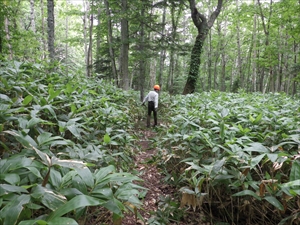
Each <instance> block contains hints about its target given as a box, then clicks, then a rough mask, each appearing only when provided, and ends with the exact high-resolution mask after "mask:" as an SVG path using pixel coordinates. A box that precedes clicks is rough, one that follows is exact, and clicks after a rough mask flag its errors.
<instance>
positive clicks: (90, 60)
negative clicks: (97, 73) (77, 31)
mask: <svg viewBox="0 0 300 225" xmlns="http://www.w3.org/2000/svg"><path fill="white" fill-rule="evenodd" d="M93 5H94V1H93V0H92V1H91V7H89V8H90V14H91V15H90V30H89V47H88V52H87V53H88V57H87V76H88V77H91V76H92V72H93V54H92V53H93V51H92V50H93V26H94V16H93V12H92V7H93Z"/></svg>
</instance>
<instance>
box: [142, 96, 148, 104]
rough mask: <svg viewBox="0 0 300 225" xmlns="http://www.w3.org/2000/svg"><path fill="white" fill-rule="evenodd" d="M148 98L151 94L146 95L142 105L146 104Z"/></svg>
mask: <svg viewBox="0 0 300 225" xmlns="http://www.w3.org/2000/svg"><path fill="white" fill-rule="evenodd" d="M148 98H149V94H147V95H146V97H145V98H144V101H143V102H142V105H144V104H145V102H146V101H148Z"/></svg>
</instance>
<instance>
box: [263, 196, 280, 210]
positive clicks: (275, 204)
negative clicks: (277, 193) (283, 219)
mask: <svg viewBox="0 0 300 225" xmlns="http://www.w3.org/2000/svg"><path fill="white" fill-rule="evenodd" d="M264 199H265V200H267V201H268V202H269V203H271V204H272V205H273V206H275V207H276V208H277V209H280V210H283V205H282V204H281V203H280V202H279V201H278V200H277V199H276V198H275V197H273V196H265V197H264Z"/></svg>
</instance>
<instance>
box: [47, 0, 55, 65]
mask: <svg viewBox="0 0 300 225" xmlns="http://www.w3.org/2000/svg"><path fill="white" fill-rule="evenodd" d="M47 11H48V17H47V21H48V52H49V57H50V60H51V61H54V58H55V50H54V27H55V26H54V0H47Z"/></svg>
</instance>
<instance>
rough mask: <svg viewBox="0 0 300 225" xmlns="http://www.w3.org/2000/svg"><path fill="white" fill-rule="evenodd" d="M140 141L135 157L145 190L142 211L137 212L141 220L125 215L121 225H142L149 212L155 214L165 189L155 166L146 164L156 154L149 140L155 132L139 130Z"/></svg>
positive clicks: (148, 216)
mask: <svg viewBox="0 0 300 225" xmlns="http://www.w3.org/2000/svg"><path fill="white" fill-rule="evenodd" d="M141 132H142V135H141V137H142V139H140V141H139V145H140V149H141V151H140V152H139V153H138V154H137V155H136V157H135V165H136V169H137V170H138V171H139V172H140V175H139V177H140V178H141V179H143V180H144V182H143V184H142V186H143V187H145V188H147V189H148V191H147V194H146V196H145V198H144V199H143V209H142V210H140V211H139V213H140V214H141V215H142V217H143V220H144V221H141V220H139V219H138V220H137V221H136V220H135V217H134V215H133V213H127V214H126V216H125V218H123V220H122V225H140V224H141V225H144V224H146V223H145V222H146V221H147V220H148V219H149V218H150V217H151V212H155V211H156V210H157V207H158V201H159V198H160V196H162V195H164V192H166V191H168V192H169V190H165V189H166V188H167V186H166V185H164V184H163V183H162V178H163V176H162V175H161V173H160V172H159V171H158V169H157V168H156V166H153V165H152V164H149V163H147V161H148V160H150V159H151V158H152V156H153V155H155V154H156V152H157V151H156V149H153V148H151V143H150V141H149V139H150V138H151V137H153V136H154V135H155V132H154V131H153V130H151V129H145V130H141Z"/></svg>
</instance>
